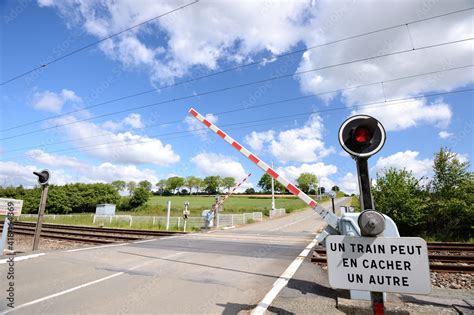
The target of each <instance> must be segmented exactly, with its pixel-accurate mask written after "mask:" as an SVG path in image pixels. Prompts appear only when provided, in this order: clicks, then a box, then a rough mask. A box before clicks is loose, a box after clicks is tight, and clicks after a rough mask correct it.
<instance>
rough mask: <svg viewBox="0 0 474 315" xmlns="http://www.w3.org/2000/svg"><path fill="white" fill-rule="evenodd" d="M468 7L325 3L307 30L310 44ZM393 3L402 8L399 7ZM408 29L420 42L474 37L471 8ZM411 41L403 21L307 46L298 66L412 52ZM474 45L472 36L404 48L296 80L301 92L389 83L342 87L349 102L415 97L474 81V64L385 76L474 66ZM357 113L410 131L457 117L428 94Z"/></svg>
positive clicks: (443, 124) (465, 3)
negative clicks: (462, 40)
mask: <svg viewBox="0 0 474 315" xmlns="http://www.w3.org/2000/svg"><path fill="white" fill-rule="evenodd" d="M470 6H471V3H470V1H467V0H466V1H455V2H449V3H448V2H443V1H441V2H436V3H435V2H433V3H431V4H430V5H429V6H427V5H426V2H425V1H402V2H400V1H377V2H371V1H367V2H363V3H359V2H354V1H345V2H341V1H319V2H318V6H317V10H315V12H316V13H315V16H314V17H311V21H310V23H309V25H311V26H312V28H313V29H314V31H312V32H307V33H306V34H307V36H306V38H305V40H304V41H305V43H306V45H307V46H311V45H315V44H318V43H324V42H328V41H331V40H334V39H338V38H344V37H347V36H348V35H351V34H358V33H364V32H368V31H372V30H377V29H381V28H384V27H387V26H390V25H397V24H402V23H403V22H408V21H413V20H417V19H420V18H425V17H429V16H434V15H437V14H442V13H446V12H451V11H454V10H458V9H462V8H467V7H470ZM393 7H396V8H397V9H396V10H393V9H392V8H393ZM368 17H370V18H368ZM408 28H409V31H410V34H411V37H412V40H413V45H414V47H415V48H418V47H423V46H428V45H433V44H437V43H443V42H448V41H454V40H459V39H465V38H472V37H473V35H474V28H473V27H472V13H471V12H470V11H468V12H464V13H459V14H456V15H451V16H446V17H443V18H439V19H433V20H429V21H426V22H420V23H415V24H409V26H408ZM348 30H349V33H348ZM412 47H413V46H412V42H411V41H410V37H409V36H408V34H407V27H406V26H402V27H399V28H396V29H391V30H387V31H384V32H380V33H376V34H372V35H370V36H364V37H360V38H356V39H353V40H348V41H344V42H339V43H337V44H333V45H328V46H325V47H322V48H319V49H314V50H310V51H307V52H305V53H304V54H303V57H302V60H301V63H300V65H299V68H298V70H297V71H305V70H309V69H314V68H319V67H323V66H327V65H334V64H338V63H343V62H348V61H351V60H357V59H362V58H366V57H371V56H374V55H382V54H387V53H391V52H396V51H401V50H411V48H412ZM473 48H474V46H473V45H472V43H471V42H465V43H458V44H453V45H449V46H444V47H436V48H432V49H426V50H415V51H410V52H409V53H405V54H399V55H393V56H390V57H384V58H380V59H372V60H366V61H364V62H358V63H353V64H349V65H344V66H342V67H333V68H329V69H326V70H322V71H317V72H312V73H309V74H305V75H301V76H298V80H299V82H300V85H301V90H302V91H303V92H304V93H310V94H313V93H321V92H325V91H332V90H338V89H341V88H345V87H351V86H357V85H361V84H366V83H372V82H382V81H385V83H384V84H383V85H382V84H375V85H370V86H367V87H365V88H360V89H351V90H346V91H344V92H343V93H342V94H341V97H342V100H343V101H344V102H345V103H346V105H347V106H354V105H359V104H365V103H373V102H384V101H386V100H392V99H401V98H409V97H413V96H415V95H419V94H420V93H429V92H432V91H442V92H444V91H451V90H453V89H455V88H458V87H461V86H464V85H466V84H468V83H471V82H473V76H472V69H470V68H467V69H463V70H456V71H449V72H443V73H437V74H433V75H429V76H421V77H416V78H411V79H404V80H399V81H392V82H386V81H387V80H390V79H393V78H399V77H405V76H409V75H414V74H419V73H425V72H431V71H436V70H440V69H447V68H452V67H458V66H464V65H468V64H471V63H472V54H473V52H474V51H473ZM336 96H337V95H336V94H333V95H326V96H324V97H323V99H324V100H326V101H330V100H331V99H332V98H334V97H336ZM357 112H358V113H366V114H370V115H373V116H375V117H376V118H379V119H380V120H381V121H382V123H383V124H385V125H386V127H387V129H388V130H400V129H406V128H409V127H414V126H417V125H418V124H431V125H435V126H439V127H442V128H443V127H446V126H447V125H448V124H449V122H450V118H451V116H452V112H451V109H450V108H449V106H448V105H447V104H445V103H443V102H442V101H441V100H438V101H435V102H434V103H431V104H429V103H428V102H426V101H423V100H415V101H410V102H403V103H400V104H399V105H395V106H382V107H372V108H370V109H368V108H361V109H359V110H357Z"/></svg>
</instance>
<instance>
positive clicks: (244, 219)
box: [217, 212, 263, 227]
mask: <svg viewBox="0 0 474 315" xmlns="http://www.w3.org/2000/svg"><path fill="white" fill-rule="evenodd" d="M262 220H263V214H262V212H251V213H239V214H227V213H226V214H218V215H217V227H227V226H235V225H241V224H249V223H253V222H258V221H262Z"/></svg>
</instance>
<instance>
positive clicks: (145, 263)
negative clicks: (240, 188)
mask: <svg viewBox="0 0 474 315" xmlns="http://www.w3.org/2000/svg"><path fill="white" fill-rule="evenodd" d="M182 254H184V253H182V252H181V253H174V254H171V255H168V256H165V257H162V258H164V259H169V258H173V257H176V256H178V255H182ZM153 262H156V260H151V261H146V262H144V263H142V264H139V265H136V266H134V267H131V268H129V269H128V270H135V269H138V268H141V267H144V266H146V265H149V264H151V263H153ZM123 274H125V272H124V271H120V272H116V273H114V274H111V275H109V276H106V277H103V278H100V279H97V280H94V281H91V282H87V283H84V284H81V285H78V286H76V287H73V288H70V289H67V290H64V291H61V292H57V293H54V294H51V295H48V296H45V297H42V298H39V299H36V300H33V301H30V302H27V303H24V304H21V305H18V306H15V307H14V308H12V309H10V310H7V311H5V312H3V313H1V314H8V313H10V312H13V311H17V310H19V309H22V308H24V307H28V306H31V305H34V304H38V303H41V302H44V301H46V300H49V299H52V298H55V297H58V296H61V295H64V294H68V293H70V292H74V291H77V290H79V289H82V288H85V287H88V286H91V285H94V284H96V283H100V282H102V281H106V280H109V279H112V278H115V277H118V276H121V275H123Z"/></svg>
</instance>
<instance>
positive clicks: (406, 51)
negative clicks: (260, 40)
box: [0, 38, 474, 140]
mask: <svg viewBox="0 0 474 315" xmlns="http://www.w3.org/2000/svg"><path fill="white" fill-rule="evenodd" d="M473 39H474V38H465V39H460V40H454V41H449V42H444V43H438V44H433V45H427V46H422V47H418V48H415V49H412V48H410V49H404V50H400V51H396V52H391V53H386V54H382V55H376V56H371V57H366V58H361V59H356V60H352V61H346V62H342V63H337V64H332V65H328V66H324V67H319V68H314V69H310V70H305V71H300V72H295V73H291V74H285V75H280V76H274V77H270V78H266V79H262V80H257V81H252V82H247V83H242V84H237V85H233V86H228V87H224V88H220V89H216V90H210V91H206V92H201V93H195V94H191V95H187V96H182V97H178V98H172V99H168V100H164V101H160V102H155V103H151V104H147V105H141V106H136V107H132V108H127V109H123V110H119V111H114V112H110V113H107V114H101V115H96V116H92V117H88V118H84V119H80V120H75V121H72V122H67V123H63V124H58V125H55V126H50V127H46V128H41V129H37V130H33V131H29V132H24V133H20V134H16V135H12V136H8V137H3V138H0V140H8V139H13V138H18V137H22V136H26V135H30V134H34V133H37V132H41V131H45V130H51V129H55V128H58V127H62V126H68V125H73V124H77V123H80V122H84V121H90V120H94V119H98V118H103V117H108V116H112V115H117V114H122V113H126V112H131V111H135V110H139V109H144V108H149V107H154V106H158V105H162V104H166V103H171V102H176V101H182V100H187V99H191V98H196V97H201V96H205V95H210V94H214V93H220V92H224V91H229V90H233V89H237V88H242V87H246V86H251V85H255V84H259V83H264V82H270V81H274V80H279V79H283V78H288V77H293V76H295V75H303V74H307V73H311V72H314V71H319V70H324V69H329V68H334V67H339V66H343V65H348V64H353V63H357V62H362V61H367V60H372V59H378V58H384V57H388V56H394V55H399V54H404V53H410V52H414V51H419V50H424V49H431V48H435V47H441V46H446V45H452V44H457V43H461V42H466V41H470V40H473Z"/></svg>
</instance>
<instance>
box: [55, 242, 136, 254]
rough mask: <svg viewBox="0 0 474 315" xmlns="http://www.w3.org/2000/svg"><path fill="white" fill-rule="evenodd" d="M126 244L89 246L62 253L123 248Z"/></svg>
mask: <svg viewBox="0 0 474 315" xmlns="http://www.w3.org/2000/svg"><path fill="white" fill-rule="evenodd" d="M127 244H128V243H120V244H108V245H99V246H91V247H82V248H76V249H68V250H65V251H64V252H66V253H73V252H81V251H83V250H89V249H97V248H107V247H117V246H124V245H127Z"/></svg>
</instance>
